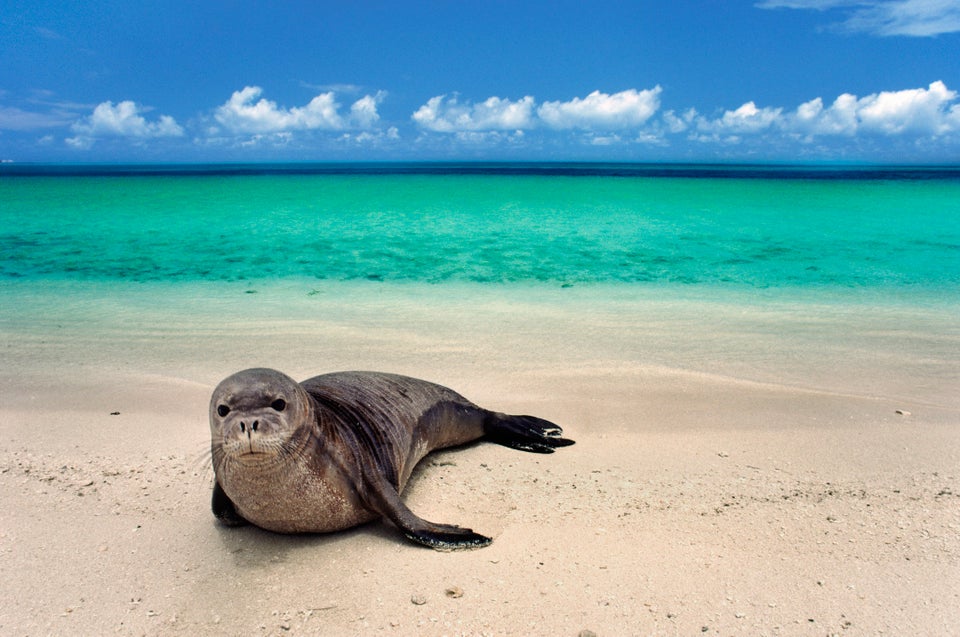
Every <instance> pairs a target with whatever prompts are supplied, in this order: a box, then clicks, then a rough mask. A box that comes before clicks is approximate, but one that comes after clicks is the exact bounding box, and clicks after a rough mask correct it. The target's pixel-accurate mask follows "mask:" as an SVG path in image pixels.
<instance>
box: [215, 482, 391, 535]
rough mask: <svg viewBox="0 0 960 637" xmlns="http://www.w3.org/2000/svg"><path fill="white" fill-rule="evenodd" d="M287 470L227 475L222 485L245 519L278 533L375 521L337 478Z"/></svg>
mask: <svg viewBox="0 0 960 637" xmlns="http://www.w3.org/2000/svg"><path fill="white" fill-rule="evenodd" d="M286 468H287V471H284V472H283V473H282V474H271V475H264V473H262V472H261V473H258V472H255V471H242V472H240V471H238V472H225V473H227V475H224V476H222V478H221V486H222V487H223V490H224V492H225V493H226V494H227V496H228V497H229V498H230V499H231V500H232V501H233V503H234V506H236V508H237V512H238V513H239V514H240V515H242V516H243V517H244V519H246V520H247V521H249V522H252V523H253V524H256V525H257V526H259V527H262V528H264V529H267V530H269V531H276V532H278V533H326V532H328V531H340V530H342V529H348V528H350V527H352V526H356V525H358V524H362V523H363V522H368V521H370V520H372V519H374V518H375V517H377V516H376V514H374V513H371V512H370V511H369V510H368V509H366V508H365V507H364V506H363V504H362V503H361V502H360V499H359V498H358V497H357V495H356V492H355V491H354V489H353V488H352V487H350V485H349V484H347V483H346V482H345V481H344V480H343V479H341V478H340V477H339V476H337V475H336V474H333V475H330V474H327V475H317V474H316V473H313V472H310V471H308V470H304V469H302V468H301V467H289V466H288V467H286Z"/></svg>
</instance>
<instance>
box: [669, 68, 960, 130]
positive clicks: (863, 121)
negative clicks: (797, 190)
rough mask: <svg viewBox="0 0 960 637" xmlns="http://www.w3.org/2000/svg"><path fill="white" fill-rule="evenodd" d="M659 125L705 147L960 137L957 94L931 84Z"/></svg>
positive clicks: (691, 114) (676, 118)
mask: <svg viewBox="0 0 960 637" xmlns="http://www.w3.org/2000/svg"><path fill="white" fill-rule="evenodd" d="M664 121H665V123H666V124H667V126H668V128H669V129H670V130H671V131H673V132H682V131H684V130H687V129H688V128H695V129H696V130H697V131H698V132H699V133H700V134H701V135H700V136H699V137H698V138H699V139H701V140H704V141H706V140H714V141H716V140H720V139H724V137H723V136H724V135H731V136H740V135H749V134H758V133H762V132H764V131H771V130H772V131H779V132H784V133H789V134H797V135H801V136H803V137H806V138H808V139H812V138H813V137H818V136H853V135H857V134H868V135H881V136H887V137H894V136H908V135H913V136H924V135H927V136H940V135H946V134H949V133H956V132H960V103H957V92H956V91H952V90H950V89H948V88H947V86H946V85H945V84H944V83H943V82H942V81H936V82H933V83H932V84H930V86H929V87H927V88H915V89H905V90H901V91H883V92H880V93H873V94H870V95H866V96H864V97H857V96H856V95H852V94H850V93H844V94H842V95H840V96H838V97H837V98H836V99H835V100H834V101H833V102H832V103H831V104H830V105H829V106H825V105H824V101H823V99H822V98H820V97H817V98H814V99H812V100H809V101H807V102H804V103H803V104H800V105H799V106H798V107H797V108H796V109H795V110H793V111H790V112H784V110H783V109H782V108H757V106H756V105H755V104H754V103H753V102H747V103H746V104H744V105H743V106H741V107H740V108H738V109H736V110H733V111H726V112H725V113H724V114H723V115H722V116H721V117H718V118H715V119H709V118H706V117H704V116H702V115H697V114H696V113H695V112H692V111H688V113H687V114H686V115H684V116H682V117H679V116H677V115H675V114H674V113H673V112H672V111H669V112H668V113H665V114H664Z"/></svg>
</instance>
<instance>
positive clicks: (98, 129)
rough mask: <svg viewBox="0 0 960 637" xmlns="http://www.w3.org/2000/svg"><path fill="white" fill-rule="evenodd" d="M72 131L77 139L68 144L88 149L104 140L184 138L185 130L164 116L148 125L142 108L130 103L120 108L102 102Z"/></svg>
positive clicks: (69, 141) (72, 139) (73, 127)
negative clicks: (121, 138) (116, 138)
mask: <svg viewBox="0 0 960 637" xmlns="http://www.w3.org/2000/svg"><path fill="white" fill-rule="evenodd" d="M71 129H72V130H73V132H74V133H76V136H75V137H70V138H68V139H67V140H66V141H67V143H68V144H70V145H71V146H75V147H78V148H87V147H89V146H91V145H92V144H93V143H94V141H95V140H97V139H99V138H104V137H127V138H134V139H149V138H156V137H180V136H182V135H183V128H181V127H180V125H179V124H177V122H176V120H174V119H173V118H172V117H170V116H169V115H161V116H160V117H159V118H158V119H157V120H156V121H153V122H148V121H147V119H146V118H145V117H144V116H143V115H141V113H140V108H139V107H138V106H137V105H136V104H135V103H133V102H131V101H129V100H127V101H123V102H120V103H119V104H117V105H114V104H113V102H102V103H101V104H98V105H97V107H96V108H94V109H93V113H92V114H91V115H90V116H89V117H86V118H84V119H82V120H80V121H79V122H76V123H75V124H74V125H73V126H72V127H71Z"/></svg>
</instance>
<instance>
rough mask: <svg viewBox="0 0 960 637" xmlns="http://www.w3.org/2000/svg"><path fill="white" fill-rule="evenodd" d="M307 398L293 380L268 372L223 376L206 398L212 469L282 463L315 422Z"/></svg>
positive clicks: (274, 372) (309, 401)
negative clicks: (226, 466)
mask: <svg viewBox="0 0 960 637" xmlns="http://www.w3.org/2000/svg"><path fill="white" fill-rule="evenodd" d="M314 422H315V421H314V415H313V406H312V403H311V400H310V397H309V395H307V393H306V392H305V391H304V390H303V388H302V387H301V386H300V384H299V383H297V382H296V381H295V380H293V379H292V378H290V377H289V376H287V375H286V374H283V373H281V372H278V371H276V370H272V369H247V370H244V371H242V372H237V373H236V374H234V375H232V376H229V377H227V378H226V379H224V380H223V382H221V383H220V384H219V385H217V388H216V389H215V390H214V391H213V396H212V397H211V399H210V439H211V450H212V452H213V461H214V469H215V470H216V469H217V468H218V467H220V466H222V463H225V462H235V461H236V462H240V463H242V464H245V465H256V464H261V463H272V462H275V461H276V460H278V459H282V457H283V456H284V454H285V453H286V452H289V451H291V449H292V447H294V446H296V445H297V444H298V440H300V439H301V438H303V436H304V434H305V433H307V432H304V431H303V428H304V426H311V425H313V423H314Z"/></svg>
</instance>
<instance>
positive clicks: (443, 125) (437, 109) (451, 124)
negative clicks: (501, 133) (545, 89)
mask: <svg viewBox="0 0 960 637" xmlns="http://www.w3.org/2000/svg"><path fill="white" fill-rule="evenodd" d="M413 121H415V122H416V123H417V124H418V125H419V126H420V127H422V128H425V129H427V130H431V131H435V132H438V133H454V132H465V131H494V130H513V129H523V128H530V127H531V126H532V125H533V98H532V97H530V96H529V95H528V96H526V97H524V98H522V99H520V100H518V101H516V102H513V101H510V100H508V99H501V98H499V97H491V98H488V99H487V100H485V101H483V102H481V103H479V104H471V103H469V102H467V103H463V104H461V103H460V101H459V100H458V99H457V97H456V96H452V97H447V96H446V95H438V96H436V97H432V98H430V99H429V100H427V103H426V104H424V105H423V106H421V107H420V108H419V109H417V111H416V112H415V113H414V114H413Z"/></svg>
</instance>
